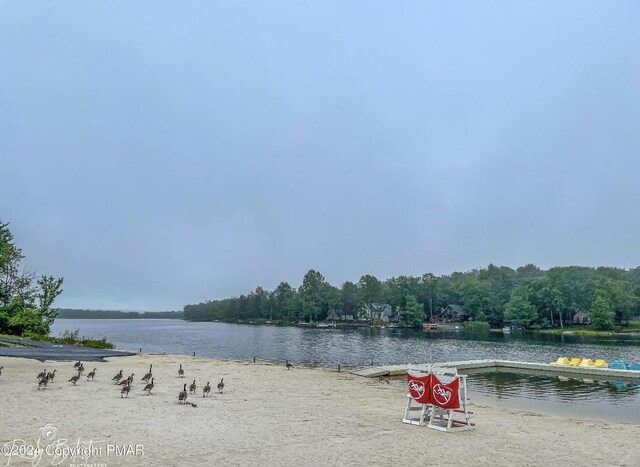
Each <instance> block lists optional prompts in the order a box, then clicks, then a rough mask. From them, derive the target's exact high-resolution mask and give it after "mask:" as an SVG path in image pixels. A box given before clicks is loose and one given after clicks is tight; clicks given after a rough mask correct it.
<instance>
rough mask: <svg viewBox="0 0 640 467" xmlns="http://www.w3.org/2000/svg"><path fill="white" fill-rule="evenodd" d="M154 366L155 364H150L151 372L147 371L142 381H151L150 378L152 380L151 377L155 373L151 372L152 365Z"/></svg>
mask: <svg viewBox="0 0 640 467" xmlns="http://www.w3.org/2000/svg"><path fill="white" fill-rule="evenodd" d="M152 366H153V365H149V373H147V374H146V375H144V376H143V377H142V381H146V382H147V383H148V382H149V380H150V379H151V377H152V376H153V375H152V374H151V367H152Z"/></svg>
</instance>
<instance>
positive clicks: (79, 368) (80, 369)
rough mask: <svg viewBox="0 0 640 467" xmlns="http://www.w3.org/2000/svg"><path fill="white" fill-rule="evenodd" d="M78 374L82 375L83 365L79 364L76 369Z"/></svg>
mask: <svg viewBox="0 0 640 467" xmlns="http://www.w3.org/2000/svg"><path fill="white" fill-rule="evenodd" d="M78 373H79V374H82V373H84V365H83V364H82V363H81V364H80V366H79V367H78Z"/></svg>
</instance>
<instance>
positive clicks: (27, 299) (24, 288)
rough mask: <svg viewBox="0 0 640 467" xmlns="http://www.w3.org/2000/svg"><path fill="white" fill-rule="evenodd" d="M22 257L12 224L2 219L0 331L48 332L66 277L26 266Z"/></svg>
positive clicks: (36, 333)
mask: <svg viewBox="0 0 640 467" xmlns="http://www.w3.org/2000/svg"><path fill="white" fill-rule="evenodd" d="M23 258H24V257H23V255H22V250H21V249H20V248H18V247H17V246H16V245H15V244H14V242H13V234H12V233H11V231H10V230H9V224H8V223H3V222H0V333H5V334H13V335H26V336H29V335H33V336H36V335H40V336H41V335H47V334H49V326H50V325H51V323H53V320H54V319H55V317H56V314H57V310H56V309H54V308H53V302H54V301H55V299H56V298H57V297H58V296H59V295H60V294H61V293H62V282H63V279H62V278H56V277H53V276H47V275H42V276H38V275H37V274H36V273H35V272H32V271H27V270H25V269H24V268H22V267H21V265H20V263H21V261H22V259H23Z"/></svg>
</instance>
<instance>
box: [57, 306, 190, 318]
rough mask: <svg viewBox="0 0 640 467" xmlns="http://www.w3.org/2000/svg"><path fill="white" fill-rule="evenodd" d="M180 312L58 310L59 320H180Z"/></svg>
mask: <svg viewBox="0 0 640 467" xmlns="http://www.w3.org/2000/svg"><path fill="white" fill-rule="evenodd" d="M182 315H183V314H182V312H181V311H144V312H138V311H120V310H83V309H80V310H78V309H71V308H60V309H58V316H57V318H59V319H182Z"/></svg>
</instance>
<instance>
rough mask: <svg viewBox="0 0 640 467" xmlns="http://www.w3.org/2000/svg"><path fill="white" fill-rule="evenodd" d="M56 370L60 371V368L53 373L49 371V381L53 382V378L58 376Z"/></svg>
mask: <svg viewBox="0 0 640 467" xmlns="http://www.w3.org/2000/svg"><path fill="white" fill-rule="evenodd" d="M56 371H58V370H53V373H51V372H49V373H47V379H48V380H49V381H51V382H52V383H53V378H55V377H56Z"/></svg>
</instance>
